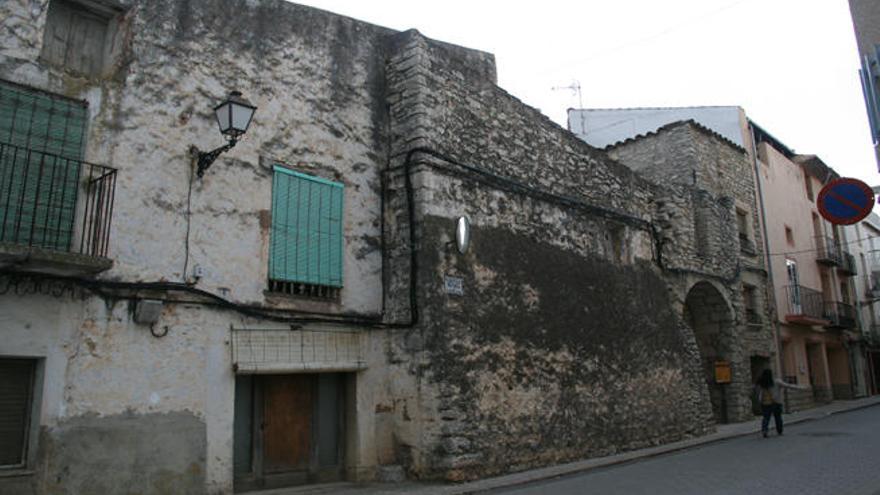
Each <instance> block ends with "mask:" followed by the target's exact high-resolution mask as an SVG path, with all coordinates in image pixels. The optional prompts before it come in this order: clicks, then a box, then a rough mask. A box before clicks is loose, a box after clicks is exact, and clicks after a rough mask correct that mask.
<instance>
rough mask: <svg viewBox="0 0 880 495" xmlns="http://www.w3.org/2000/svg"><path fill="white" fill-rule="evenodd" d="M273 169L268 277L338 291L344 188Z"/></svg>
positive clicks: (292, 172) (340, 266)
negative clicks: (336, 288) (332, 288)
mask: <svg viewBox="0 0 880 495" xmlns="http://www.w3.org/2000/svg"><path fill="white" fill-rule="evenodd" d="M274 170H275V174H274V177H273V181H272V231H271V234H270V245H269V279H270V280H275V281H286V282H300V283H304V284H313V285H321V286H328V287H342V198H343V186H342V184H340V183H338V182H332V181H329V180H325V179H321V178H318V177H313V176H310V175H305V174H301V173H297V172H294V171H291V170H287V169H286V168H282V167H277V166H276V167H275V168H274Z"/></svg>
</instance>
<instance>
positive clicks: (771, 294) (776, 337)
mask: <svg viewBox="0 0 880 495" xmlns="http://www.w3.org/2000/svg"><path fill="white" fill-rule="evenodd" d="M747 121H748V123H749V138H750V139H751V155H752V165H753V166H754V168H755V187H756V188H757V190H756V191H755V192H756V195H757V196H758V207H759V208H760V210H761V230H762V232H763V234H764V262H765V263H766V264H767V281H768V282H769V283H770V290H769V291H768V294H767V295H768V298H767V302H768V303H769V305H770V313H771V314H772V315H773V341H774V343H775V344H776V369H777V370H778V371H777V373H778V374H779V375H782V338H781V335H780V333H779V315H778V313H777V310H776V284H775V283H774V282H773V264H772V263H771V261H770V259H771V258H770V241H769V240H768V237H767V215H766V213H765V209H764V193H763V190H762V188H761V170H760V167H759V166H758V147H757V144H756V139H755V128H754V127H753V126H752V121H751V120H747ZM779 378H782V377H781V376H780V377H779ZM785 397H786V404H785V409H786V410H788V404H787V402H788V400H787V399H788V394H785Z"/></svg>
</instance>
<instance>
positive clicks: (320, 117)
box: [0, 0, 765, 493]
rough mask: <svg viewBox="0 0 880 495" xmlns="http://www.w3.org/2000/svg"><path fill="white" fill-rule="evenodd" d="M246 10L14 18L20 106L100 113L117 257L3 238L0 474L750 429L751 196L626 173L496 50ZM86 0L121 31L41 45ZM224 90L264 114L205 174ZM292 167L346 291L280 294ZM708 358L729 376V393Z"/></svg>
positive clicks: (196, 489)
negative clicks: (15, 397) (20, 395)
mask: <svg viewBox="0 0 880 495" xmlns="http://www.w3.org/2000/svg"><path fill="white" fill-rule="evenodd" d="M232 3H233V2H228V1H221V0H212V1H208V2H198V3H192V2H187V1H183V0H167V1H158V2H152V1H151V2H137V1H126V2H122V5H120V6H117V5H116V4H113V5H110V4H106V5H105V4H102V3H100V2H99V3H98V4H96V5H98V7H100V8H98V7H95V5H92V3H91V2H76V1H62V0H52V2H51V3H50V2H47V1H20V2H19V1H14V2H5V3H3V4H2V5H0V19H2V21H0V22H2V23H3V25H4V28H5V31H4V32H5V33H6V34H5V35H4V43H2V44H0V79H2V80H3V81H2V84H3V85H4V86H3V87H2V88H3V91H5V92H4V93H2V94H11V93H13V92H15V93H16V94H19V93H20V94H25V95H32V94H35V95H42V96H41V97H42V98H45V99H47V100H50V101H62V100H63V101H64V102H66V104H67V103H69V104H70V105H74V104H76V105H81V106H84V107H85V108H86V109H87V119H86V120H87V122H86V125H85V129H86V131H85V133H84V139H83V141H82V142H83V143H84V144H83V151H82V156H81V157H73V158H70V157H68V158H66V160H67V161H68V162H69V161H70V160H73V161H74V162H75V163H80V165H81V166H82V167H84V168H83V169H85V168H88V167H90V165H88V164H90V163H93V164H101V165H103V166H105V167H109V168H108V169H106V170H111V169H112V170H113V171H114V172H112V176H113V177H115V183H114V184H115V194H114V195H112V196H111V197H110V198H107V197H106V196H101V200H102V201H103V202H104V203H102V204H105V203H106V202H107V201H108V200H112V218H110V217H109V212H108V213H106V214H104V216H101V217H100V218H101V220H102V221H106V222H108V223H107V224H106V227H104V229H103V230H101V231H100V234H101V235H102V236H103V237H102V238H106V239H109V242H108V244H107V246H108V249H107V250H106V251H101V252H97V251H93V250H85V251H84V250H83V249H79V250H77V249H74V248H72V247H71V248H70V249H68V250H64V249H61V250H59V249H57V248H56V249H46V248H45V247H40V246H36V245H34V241H33V239H34V238H33V236H31V237H13V238H12V240H11V241H7V240H6V238H5V237H4V242H3V243H2V244H0V261H2V267H0V269H2V274H0V322H2V332H3V341H2V344H0V364H2V365H4V366H7V367H9V369H13V368H15V369H25V368H26V369H27V370H29V371H28V373H29V374H28V375H27V377H28V379H27V380H24V379H22V380H19V381H16V382H14V383H13V380H12V378H10V377H12V375H11V374H8V373H11V372H7V371H6V368H3V372H4V373H7V374H4V375H3V378H4V380H5V381H4V384H5V383H6V381H9V383H13V384H14V385H16V386H17V385H21V384H23V383H24V382H25V381H27V383H29V384H30V385H29V388H28V386H25V387H23V388H22V390H24V392H26V393H27V394H29V395H28V397H27V399H28V400H27V401H26V402H23V404H26V405H27V410H26V411H24V412H25V413H26V414H25V416H24V417H25V418H27V419H28V421H25V423H26V425H25V426H22V432H23V433H22V435H23V437H22V438H23V439H24V440H22V441H23V450H22V452H23V453H22V454H21V458H14V459H13V461H15V462H13V463H11V464H9V465H4V468H3V476H2V477H0V491H18V492H22V493H114V492H120V491H121V490H123V489H124V488H123V487H128V486H138V487H139V490H140V491H141V492H142V493H169V492H174V493H231V492H233V491H237V490H245V489H250V488H259V487H268V486H275V485H291V484H298V483H303V482H320V481H327V480H332V479H351V480H373V479H397V478H399V477H400V476H401V475H406V476H408V477H412V478H420V479H438V478H439V479H448V480H461V479H469V478H475V477H479V476H486V475H490V474H494V473H501V472H507V471H515V470H521V469H525V468H528V467H532V466H539V465H547V464H551V463H555V462H561V461H566V460H572V459H578V458H584V457H589V456H595V455H602V454H608V453H612V452H618V451H622V450H627V449H633V448H638V447H642V446H647V445H654V444H658V443H663V442H668V441H673V440H678V439H681V438H685V437H688V436H694V435H700V434H704V433H706V432H708V431H711V429H712V427H713V425H714V424H715V422H716V421H719V420H724V419H727V420H730V421H733V420H738V419H745V418H747V417H748V416H749V414H750V412H749V411H750V407H751V405H750V402H749V396H750V394H749V385H748V384H749V382H750V379H751V373H750V370H749V368H748V366H749V364H748V361H747V360H746V355H747V354H749V352H751V351H749V352H745V351H743V349H744V348H747V347H748V345H750V344H748V343H747V341H748V340H749V337H746V336H745V335H744V332H745V334H748V332H749V331H750V330H748V331H744V330H743V329H744V328H745V327H746V326H747V324H746V323H747V318H748V315H747V313H746V312H745V303H744V302H743V299H742V286H741V283H742V282H743V281H744V280H746V279H751V278H754V277H757V279H756V281H755V283H756V284H757V283H760V268H759V267H758V264H759V263H758V262H757V261H754V262H753V261H748V263H747V264H750V265H749V266H748V267H746V266H744V264H743V262H744V260H746V258H743V257H742V251H741V242H740V240H739V230H738V223H737V222H738V220H737V208H741V207H746V208H748V201H749V199H748V194H747V193H745V192H744V193H743V195H742V197H740V196H730V195H728V194H726V193H725V192H724V189H725V187H727V186H725V185H708V184H707V185H705V187H703V186H702V185H701V186H700V187H693V184H686V183H684V184H682V183H678V184H676V183H670V184H658V183H656V182H655V181H652V180H649V178H646V177H644V176H642V175H640V174H638V173H635V172H633V171H632V170H630V169H629V168H627V167H626V166H624V165H622V164H621V163H618V162H616V161H615V160H613V159H611V158H609V156H608V155H607V154H606V153H605V152H603V151H601V150H598V149H595V148H593V147H590V146H589V145H587V144H585V143H583V142H581V141H580V140H578V139H577V138H576V137H575V136H573V135H572V134H570V133H569V132H567V131H566V130H564V129H562V128H559V127H558V126H556V125H555V124H553V123H552V122H550V121H549V120H548V119H547V118H545V117H544V116H542V115H541V114H540V113H539V112H538V111H537V110H535V109H532V108H529V107H527V106H525V105H523V104H522V103H521V102H520V101H519V100H517V99H516V98H514V97H512V96H511V95H509V94H508V93H506V92H505V91H504V90H503V89H501V88H499V87H498V86H497V85H496V77H495V63H494V58H493V56H492V55H491V54H487V53H484V52H479V51H475V50H469V49H465V48H461V47H457V46H453V45H448V44H445V43H441V42H437V41H433V40H429V39H427V38H425V37H424V36H422V35H421V34H419V33H418V32H417V31H406V32H402V33H400V32H395V31H392V30H389V29H385V28H382V27H377V26H373V25H370V24H367V23H363V22H359V21H356V20H353V19H349V18H346V17H342V16H337V15H334V14H330V13H327V12H323V11H320V10H316V9H312V8H306V7H301V6H297V5H294V4H289V3H286V2H282V1H265V2H244V3H235V4H234V5H235V9H236V15H235V16H229V15H227V14H228V10H229V9H230V8H231V5H232ZM59 6H61V7H59ZM59 8H62V10H61V11H59V10H57V9H59ZM95 8H97V9H98V10H89V9H95ZM53 9H54V10H53ZM77 9H85V10H86V11H87V12H88V13H89V15H90V16H87V17H88V18H89V19H92V18H93V16H97V17H98V18H101V19H104V21H106V26H105V28H106V29H105V30H103V31H101V33H102V35H101V36H100V37H97V36H95V37H91V38H88V39H90V40H92V41H95V42H96V43H97V42H98V41H100V43H98V45H99V46H101V47H102V48H101V50H96V49H88V46H86V48H87V49H85V50H83V51H82V53H81V55H82V58H77V59H75V60H73V61H71V60H68V59H66V58H64V57H61V58H59V55H58V53H59V52H58V51H57V50H56V51H53V50H55V49H54V48H52V49H50V48H47V47H49V46H50V45H51V46H55V45H54V44H56V43H57V42H58V39H56V38H53V37H51V36H49V37H47V35H46V33H47V32H51V33H55V34H57V33H59V32H61V30H60V27H63V26H66V25H67V24H64V23H72V24H71V25H72V26H81V24H76V23H78V22H80V21H78V20H76V19H77V18H76V16H75V15H74V14H75V13H76V12H78V11H77ZM53 12H55V13H54V14H53ZM59 12H61V13H60V14H59ZM70 12H73V14H71V13H70ZM62 14H63V15H62ZM53 16H54V17H53ZM71 19H73V20H71ZM59 26H60V27H59ZM89 29H91V28H89ZM87 31H88V30H87ZM88 32H90V33H92V31H88ZM47 40H48V41H47ZM96 40H97V41H96ZM71 43H73V45H72V46H71V47H70V48H71V49H77V48H78V47H79V48H82V46H81V45H77V44H76V43H79V42H78V41H77V42H76V43H74V42H73V41H71ZM86 45H88V44H86ZM98 52H100V53H101V56H100V57H99V58H94V57H97V55H96V53H98ZM70 64H73V65H70ZM231 89H239V90H241V91H242V92H243V93H245V95H246V96H247V97H248V98H249V99H250V101H251V102H253V103H254V104H255V105H256V106H257V107H258V109H257V113H256V117H255V119H254V121H253V123H252V124H251V127H250V129H249V130H248V132H247V134H246V135H245V136H244V138H243V139H242V140H241V142H240V143H238V144H237V145H236V146H235V147H234V148H233V149H232V150H230V151H229V152H227V153H225V154H223V155H221V157H220V158H219V159H218V160H217V161H216V162H215V163H214V164H213V165H212V166H211V167H210V169H208V170H207V172H206V173H205V175H204V177H203V178H198V177H196V176H195V173H194V162H195V157H194V155H193V152H192V148H193V147H194V146H196V147H198V148H200V149H202V150H205V149H210V148H213V147H215V146H218V145H219V144H222V141H221V140H220V137H219V136H218V135H217V132H216V128H215V127H214V125H215V123H214V120H213V115H212V111H211V109H212V106H213V105H215V104H217V103H218V102H219V101H221V100H222V99H223V98H224V96H225V95H226V94H227V92H228V91H229V90H231ZM22 98H24V97H22ZM0 104H3V102H2V101H0ZM16 108H17V107H16ZM48 115H49V120H51V119H52V115H53V114H52V113H51V112H49V113H48ZM0 122H4V123H5V124H4V125H7V126H11V127H12V128H13V129H14V128H15V126H16V125H17V124H16V122H17V120H16V119H15V118H11V119H8V120H2V119H0ZM25 134H26V135H27V136H29V137H30V136H31V134H32V133H31V132H30V131H28V132H26V133H25ZM700 136H702V135H700ZM697 137H698V139H696V141H695V143H696V145H697V146H698V147H700V146H702V147H706V150H704V151H705V152H706V153H722V154H725V156H728V155H729V156H730V160H732V161H736V160H740V158H737V156H738V155H737V154H741V153H742V152H741V150H735V149H728V144H727V143H723V142H718V141H717V140H716V139H715V138H710V139H708V140H706V139H702V138H701V137H699V136H697ZM3 146H5V148H4V149H13V148H15V149H24V150H25V151H22V152H21V153H24V154H26V155H27V156H32V155H34V154H36V155H39V156H44V155H50V154H49V153H46V152H45V151H44V150H43V151H41V150H38V149H34V146H36V144H34V143H30V144H28V145H21V144H10V143H4V144H3ZM27 146H31V147H30V148H28V147H27ZM28 150H29V151H28ZM701 153H702V152H701ZM3 156H5V157H7V159H8V156H9V155H3ZM695 156H697V157H699V156H701V155H700V153H697V154H696V155H695ZM82 158H84V160H85V161H81V159H82ZM22 163H25V164H28V166H29V164H31V163H32V161H31V160H30V159H28V160H25V161H24V162H22ZM33 163H36V162H33ZM736 163H739V162H738V161H736ZM3 165H4V173H5V174H9V175H8V177H20V176H19V175H16V174H19V173H20V172H17V170H19V168H18V167H19V166H20V165H19V162H18V161H15V160H12V161H6V162H3ZM40 170H42V168H41V169H40ZM102 170H104V169H102ZM291 173H293V174H291ZM108 174H110V172H108ZM279 174H287V175H285V176H283V177H282V176H279ZM25 176H26V172H25ZM108 176H109V175H108ZM288 176H290V177H294V178H295V179H290V178H289V177H288ZM4 177H7V176H4ZM102 177H104V176H102ZM279 177H281V178H283V179H284V180H310V181H312V182H314V183H317V184H320V185H319V186H315V187H318V188H319V190H320V187H324V186H327V185H328V184H330V185H332V187H336V188H342V190H343V191H344V193H343V194H344V196H343V198H342V204H343V205H344V207H343V212H342V216H341V220H340V219H336V220H339V221H340V223H339V224H338V225H336V226H335V227H334V226H332V224H330V225H331V227H328V228H332V229H335V228H338V229H339V232H341V246H342V251H341V261H339V263H340V265H339V266H341V269H342V283H341V287H340V286H332V287H328V286H326V284H325V285H322V284H320V283H319V284H315V283H312V282H308V283H306V282H302V281H296V280H293V281H282V282H283V283H281V284H272V283H271V281H272V280H273V279H272V277H273V275H272V271H271V270H270V268H269V267H270V266H271V265H272V264H273V263H279V262H282V261H284V260H287V259H288V258H290V257H291V256H292V257H293V258H290V259H294V258H296V257H297V256H299V255H298V254H296V255H290V254H289V253H288V257H287V258H285V257H283V256H278V253H279V251H278V250H279V249H282V250H283V249H291V250H292V249H294V248H296V249H298V248H299V247H300V246H299V245H296V246H281V247H279V244H278V242H277V239H279V237H278V236H279V235H280V234H279V231H278V228H279V222H280V221H281V220H280V218H281V214H282V213H281V212H282V211H283V212H285V213H284V214H285V215H287V214H288V213H287V210H285V209H284V208H282V207H285V208H286V205H287V204H288V202H289V201H291V200H290V197H289V195H288V196H283V195H282V194H281V192H280V191H281V189H280V188H279V186H278V184H280V182H279V181H280V180H281V178H279ZM303 177H306V178H307V179H303ZM706 177H707V178H708V177H710V175H707V176H706ZM78 179H79V178H78ZM4 180H7V179H4ZM47 180H49V179H47ZM53 180H54V179H53ZM22 181H23V180H20V179H15V181H13V180H12V179H8V180H7V182H6V183H5V185H6V186H7V187H9V188H10V189H9V190H11V188H12V187H13V186H15V185H16V184H18V185H19V186H20V184H21V183H22ZM89 181H91V179H89ZM89 181H86V182H85V183H81V182H79V181H78V180H77V181H73V183H74V184H75V185H76V186H75V187H89V186H88V184H91V182H89ZM24 182H26V180H24ZM49 183H54V182H51V181H50V182H49ZM19 186H16V187H19ZM66 187H74V186H66ZM328 187H329V186H328ZM26 192H27V191H26ZM28 194H30V193H28ZM34 195H35V196H37V197H39V195H40V194H39V192H35V193H34ZM9 197H10V196H6V198H7V199H8V198H9ZM16 197H18V196H16ZM91 197H92V196H89V195H85V196H82V198H84V199H83V201H81V203H83V204H80V203H77V204H76V215H75V220H74V221H73V225H74V226H75V227H83V228H82V232H86V231H88V232H94V230H93V229H92V227H90V226H89V225H88V221H89V220H90V219H94V218H95V215H96V214H95V213H94V211H93V210H89V209H88V202H87V201H85V199H88V198H91ZM21 198H22V199H21V200H20V202H21V204H24V203H25V200H26V199H27V195H26V194H22V195H21ZM2 199H3V198H2V197H0V204H4V201H3V200H2ZM316 201H317V200H316ZM321 201H323V200H321ZM5 204H6V206H4V208H6V209H5V210H4V212H7V211H9V212H14V214H15V215H19V217H21V218H25V216H24V215H23V214H22V213H21V211H22V208H21V207H17V208H18V209H15V208H12V207H11V206H9V205H10V202H9V201H7V202H6V203H5ZM304 204H305V203H302V202H301V203H296V205H297V207H298V208H299V207H302V206H303V205H304ZM315 204H318V203H315ZM320 204H323V203H320ZM279 205H281V206H279ZM310 206H311V205H310ZM82 211H85V212H86V213H87V214H86V215H85V216H83V215H81V212H82ZM102 211H103V210H102ZM34 212H36V213H32V214H31V215H30V217H28V218H26V220H25V221H24V222H17V223H15V224H14V225H15V229H16V232H18V231H19V227H20V224H22V223H26V222H27V221H30V222H31V224H35V223H36V222H35V221H34V220H33V218H37V217H38V216H39V215H38V214H39V212H40V210H39V208H38V207H35V210H34ZM89 212H91V213H89ZM89 215H91V216H89ZM7 216H8V215H7ZM461 216H467V217H469V218H470V220H471V225H472V231H471V236H472V244H471V247H470V249H469V250H468V251H466V252H465V253H459V252H458V251H457V250H456V249H455V247H454V241H455V237H454V229H455V225H456V221H457V219H458V218H459V217H461ZM321 218H323V217H321ZM6 225H13V224H7V223H4V228H5V226H6ZM102 225H103V224H102ZM753 227H755V228H756V224H753ZM89 229H92V230H89ZM32 232H33V229H31V233H32ZM76 232H79V230H76V229H74V234H73V237H72V239H71V241H70V246H76V245H82V244H83V243H82V242H78V241H82V239H80V238H79V237H78V236H79V235H80V234H76ZM757 232H758V231H757V230H755V235H756V236H757V235H758V233H757ZM22 239H25V240H26V241H27V242H24V241H22ZM86 244H88V243H86ZM304 246H306V247H308V248H309V249H313V250H316V251H317V252H318V254H322V252H323V251H322V249H323V247H321V246H324V245H323V244H320V245H317V244H316V246H318V247H313V246H312V245H308V244H304ZM304 249H305V248H304ZM756 249H758V248H756ZM749 256H752V255H749ZM752 258H754V256H753V257H752ZM752 258H749V260H752ZM757 258H760V256H757ZM757 258H755V259H757ZM291 263H294V261H291ZM276 282H277V281H276ZM279 287H280V289H279ZM270 289H271V290H270ZM759 301H760V299H759ZM764 304H765V303H764V302H760V306H763V305H764ZM156 308H159V310H158V312H156V313H155V314H152V315H151V314H150V311H151V310H155V309H156ZM754 335H758V333H755V334H754ZM707 343H711V344H712V345H708V344H707ZM716 361H727V362H729V363H730V368H731V374H732V376H731V383H730V385H729V386H728V388H727V391H728V393H727V395H726V397H725V401H726V403H724V405H723V406H722V402H721V401H720V398H719V397H718V390H717V389H716V387H713V386H712V385H711V384H708V383H707V378H709V376H710V375H709V373H710V370H709V369H708V366H710V365H714V364H715V362H716ZM16 367H17V368H16ZM16 376H18V375H16ZM22 376H24V375H22ZM25 385H27V384H25ZM302 404H308V406H302ZM23 410H24V409H23ZM288 422H289V423H291V424H294V425H296V427H290V428H288V427H286V426H284V425H286V424H288ZM20 433H21V432H20ZM278 438H281V439H283V441H281V442H278V441H276V440H277V439H278ZM288 441H289V442H288ZM294 444H295V445H298V446H299V447H297V448H300V447H301V450H296V449H295V448H294V447H292V445H294Z"/></svg>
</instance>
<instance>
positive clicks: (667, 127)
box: [604, 119, 746, 153]
mask: <svg viewBox="0 0 880 495" xmlns="http://www.w3.org/2000/svg"><path fill="white" fill-rule="evenodd" d="M685 125H690V126H691V127H693V128H694V129H696V130H698V131H700V132H702V133H703V134H706V135H707V136H710V137H713V138H715V139H718V140H719V141H721V142H723V143H726V144H727V145H728V146H730V147H732V148H733V149H735V150H737V151H739V152H740V153H746V149H745V148H743V147H742V146H740V145H738V144H736V143H734V142H733V141H731V140H730V139H727V138H726V137H724V136H722V135H721V134H718V133H717V132H715V131H713V130H712V129H709V128H708V127H706V126H704V125H702V124H700V123H699V122H697V121H695V120H694V119H688V120H677V121H675V122H671V123H669V124H666V125H664V126H662V127H659V128H657V129H656V130H653V131H651V132H646V133H644V134H637V135H635V136H633V137H630V138H626V139H624V140H623V141H618V142H616V143H613V144H609V145H608V146H606V147H605V148H604V150H605V151H611V150H612V149H614V148H617V147H620V146H625V145H627V144H629V143H632V142H635V141H640V140H642V139H645V138H647V137H651V136H656V135H658V134H660V133H661V132H666V131H669V130H672V129H675V128H677V127H681V126H685Z"/></svg>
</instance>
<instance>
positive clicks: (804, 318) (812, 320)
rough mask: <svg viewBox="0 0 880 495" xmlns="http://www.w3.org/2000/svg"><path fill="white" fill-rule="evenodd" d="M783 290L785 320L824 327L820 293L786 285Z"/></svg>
mask: <svg viewBox="0 0 880 495" xmlns="http://www.w3.org/2000/svg"><path fill="white" fill-rule="evenodd" d="M784 289H785V301H784V302H785V304H784V309H785V320H786V321H787V322H789V323H800V324H804V325H824V324H826V323H827V320H825V318H824V316H825V311H824V301H823V300H822V293H821V292H819V291H817V290H814V289H809V288H807V287H804V286H802V285H788V286H785V287H784Z"/></svg>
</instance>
